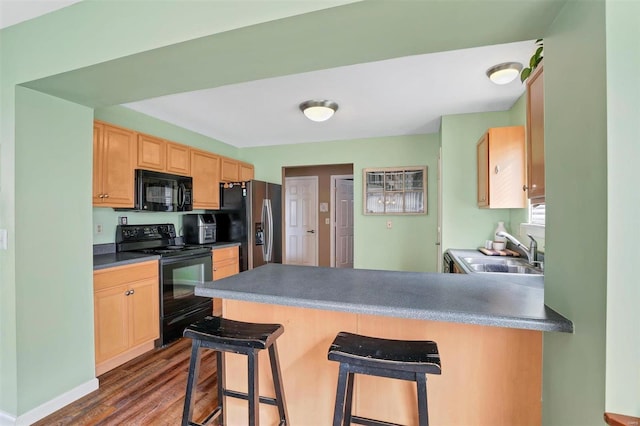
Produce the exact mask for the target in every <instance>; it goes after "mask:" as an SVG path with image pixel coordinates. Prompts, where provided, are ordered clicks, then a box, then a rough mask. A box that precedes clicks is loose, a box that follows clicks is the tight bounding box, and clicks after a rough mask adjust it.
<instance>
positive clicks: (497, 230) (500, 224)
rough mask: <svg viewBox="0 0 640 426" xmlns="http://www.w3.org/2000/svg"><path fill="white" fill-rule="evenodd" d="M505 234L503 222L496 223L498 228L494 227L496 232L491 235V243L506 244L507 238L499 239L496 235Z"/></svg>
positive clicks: (505, 229)
mask: <svg viewBox="0 0 640 426" xmlns="http://www.w3.org/2000/svg"><path fill="white" fill-rule="evenodd" d="M501 231H502V232H507V228H505V227H504V222H502V221H500V222H498V226H497V227H496V231H495V232H494V233H493V241H501V242H503V243H506V242H507V237H501V236H499V235H498V232H501Z"/></svg>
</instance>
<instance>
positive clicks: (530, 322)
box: [195, 287, 573, 333]
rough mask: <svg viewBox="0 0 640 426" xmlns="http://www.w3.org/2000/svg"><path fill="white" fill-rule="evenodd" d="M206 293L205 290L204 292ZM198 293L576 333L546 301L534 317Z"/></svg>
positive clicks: (213, 291)
mask: <svg viewBox="0 0 640 426" xmlns="http://www.w3.org/2000/svg"><path fill="white" fill-rule="evenodd" d="M204 293H206V294H204ZM195 294H196V295H197V296H205V297H219V298H222V299H232V300H238V301H244V302H255V303H264V304H271V305H282V306H292V307H300V308H310V309H321V310H329V311H337V312H348V313H355V314H366V315H381V316H389V317H397V318H407V319H416V320H429V321H442V322H452V323H460V324H473V325H483V326H494V327H503V328H517V329H524V330H534V331H545V332H562V333H573V323H572V322H571V321H569V322H568V323H567V321H568V320H566V319H564V318H563V317H562V316H561V315H559V314H558V313H557V312H555V311H554V310H553V309H551V308H549V307H548V306H546V305H545V311H547V312H549V311H550V312H549V313H550V315H551V316H553V317H555V316H557V318H553V319H534V318H514V317H506V316H499V315H481V314H474V313H466V312H456V311H435V310H417V309H408V308H398V307H395V308H389V307H387V306H380V305H362V304H360V305H354V304H351V303H340V302H328V301H320V300H308V299H301V298H292V297H282V296H270V295H265V294H255V293H244V292H238V291H228V290H219V289H213V288H207V289H206V290H204V289H202V288H201V287H196V290H195Z"/></svg>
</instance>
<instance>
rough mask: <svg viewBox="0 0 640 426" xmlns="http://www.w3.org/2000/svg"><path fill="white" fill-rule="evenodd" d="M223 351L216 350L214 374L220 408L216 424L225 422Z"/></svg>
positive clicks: (225, 385) (222, 425)
mask: <svg viewBox="0 0 640 426" xmlns="http://www.w3.org/2000/svg"><path fill="white" fill-rule="evenodd" d="M224 361H225V360H224V352H222V351H216V368H217V370H216V375H217V379H218V380H217V382H218V407H219V408H220V415H219V416H218V424H219V425H220V426H224V424H225V415H226V414H225V411H224V390H225V389H226V387H227V384H226V379H225V377H224V372H225V369H224V367H225V362H224Z"/></svg>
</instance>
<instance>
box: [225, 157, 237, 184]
mask: <svg viewBox="0 0 640 426" xmlns="http://www.w3.org/2000/svg"><path fill="white" fill-rule="evenodd" d="M220 162H221V169H222V171H221V173H220V181H222V182H238V181H239V180H240V175H239V173H238V161H237V160H234V159H232V158H227V157H222V158H221V159H220Z"/></svg>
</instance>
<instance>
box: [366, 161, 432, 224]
mask: <svg viewBox="0 0 640 426" xmlns="http://www.w3.org/2000/svg"><path fill="white" fill-rule="evenodd" d="M362 173H363V176H362V182H363V185H364V188H363V191H362V193H363V194H364V197H365V199H364V202H363V206H364V214H365V215H411V214H414V215H415V214H427V166H414V167H388V168H377V169H374V168H371V169H363V170H362Z"/></svg>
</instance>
